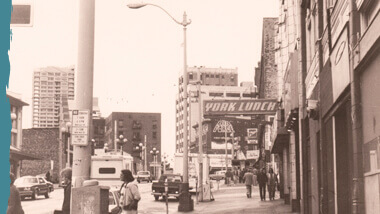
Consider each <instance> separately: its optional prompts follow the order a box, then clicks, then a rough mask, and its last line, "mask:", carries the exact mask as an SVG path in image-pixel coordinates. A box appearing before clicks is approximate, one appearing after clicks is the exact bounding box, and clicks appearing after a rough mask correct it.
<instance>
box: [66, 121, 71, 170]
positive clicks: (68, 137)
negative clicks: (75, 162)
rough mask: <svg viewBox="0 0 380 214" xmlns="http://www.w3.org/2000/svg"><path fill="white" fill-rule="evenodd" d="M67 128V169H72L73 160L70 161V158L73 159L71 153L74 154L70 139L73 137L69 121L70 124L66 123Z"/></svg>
mask: <svg viewBox="0 0 380 214" xmlns="http://www.w3.org/2000/svg"><path fill="white" fill-rule="evenodd" d="M66 127H67V133H68V134H67V138H66V139H67V162H66V167H70V162H71V160H70V158H71V156H70V155H71V153H72V151H71V148H70V146H71V145H70V137H71V131H70V127H71V122H70V121H68V122H66Z"/></svg>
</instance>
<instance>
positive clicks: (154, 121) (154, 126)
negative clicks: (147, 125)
mask: <svg viewBox="0 0 380 214" xmlns="http://www.w3.org/2000/svg"><path fill="white" fill-rule="evenodd" d="M152 128H153V129H157V120H153V121H152Z"/></svg>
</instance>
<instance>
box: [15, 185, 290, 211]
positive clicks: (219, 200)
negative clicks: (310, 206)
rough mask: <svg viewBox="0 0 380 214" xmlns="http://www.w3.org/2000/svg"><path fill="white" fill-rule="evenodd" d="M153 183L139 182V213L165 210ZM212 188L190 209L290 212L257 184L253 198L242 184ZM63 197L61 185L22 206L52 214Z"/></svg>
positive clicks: (171, 201)
mask: <svg viewBox="0 0 380 214" xmlns="http://www.w3.org/2000/svg"><path fill="white" fill-rule="evenodd" d="M151 185H152V184H151V183H141V184H139V190H140V192H141V197H142V198H141V201H140V203H139V213H142V214H158V213H166V205H165V201H164V200H162V199H160V200H159V201H155V200H154V198H153V196H152V195H151ZM214 186H215V190H214V191H213V196H214V198H215V201H212V202H199V203H197V202H196V199H195V197H194V196H193V199H194V211H193V212H191V213H209V214H211V213H263V214H269V213H270V214H275V213H291V212H290V206H288V205H284V201H283V200H280V199H279V196H278V192H277V194H276V197H275V199H276V200H275V201H269V199H268V198H267V201H260V196H259V192H258V187H257V186H254V187H253V194H252V198H250V199H248V198H247V197H246V195H245V193H246V189H245V186H244V185H243V184H238V185H236V186H225V185H224V184H221V185H220V188H219V190H216V185H214ZM62 200H63V189H62V188H58V189H56V190H55V191H54V192H52V193H51V194H50V198H48V199H45V198H43V197H42V196H40V197H39V198H38V199H37V200H35V201H34V200H30V199H26V200H24V201H22V206H23V209H24V211H25V213H26V214H51V213H53V211H54V209H60V207H61V205H62ZM168 207H169V213H179V212H178V211H177V210H178V201H177V200H176V199H174V198H169V203H168Z"/></svg>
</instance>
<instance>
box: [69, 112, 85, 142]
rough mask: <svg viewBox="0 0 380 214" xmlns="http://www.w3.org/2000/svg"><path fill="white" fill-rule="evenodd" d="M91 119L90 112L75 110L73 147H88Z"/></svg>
mask: <svg viewBox="0 0 380 214" xmlns="http://www.w3.org/2000/svg"><path fill="white" fill-rule="evenodd" d="M89 119H90V111H89V110H73V118H72V121H73V128H72V132H71V144H72V145H77V146H87V145H88V131H89Z"/></svg>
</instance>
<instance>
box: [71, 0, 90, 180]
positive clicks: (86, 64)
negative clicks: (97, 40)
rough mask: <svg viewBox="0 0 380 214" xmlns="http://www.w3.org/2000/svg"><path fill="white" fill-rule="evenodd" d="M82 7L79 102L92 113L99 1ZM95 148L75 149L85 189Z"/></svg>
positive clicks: (77, 172)
mask: <svg viewBox="0 0 380 214" xmlns="http://www.w3.org/2000/svg"><path fill="white" fill-rule="evenodd" d="M78 4H79V22H78V58H77V70H76V83H77V84H76V90H75V100H76V104H77V107H78V109H80V110H88V111H89V112H90V113H91V112H92V96H93V78H94V75H93V69H94V25H95V0H82V1H79V2H78ZM88 126H89V127H88V128H89V131H88V133H87V139H88V141H89V140H90V139H92V137H91V135H92V117H91V114H90V115H89V117H88ZM90 164H91V145H90V144H89V143H88V144H87V145H86V146H77V145H75V146H74V151H73V169H72V171H73V172H72V173H73V174H72V184H73V187H81V186H82V185H83V181H84V180H88V179H89V178H90Z"/></svg>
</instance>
